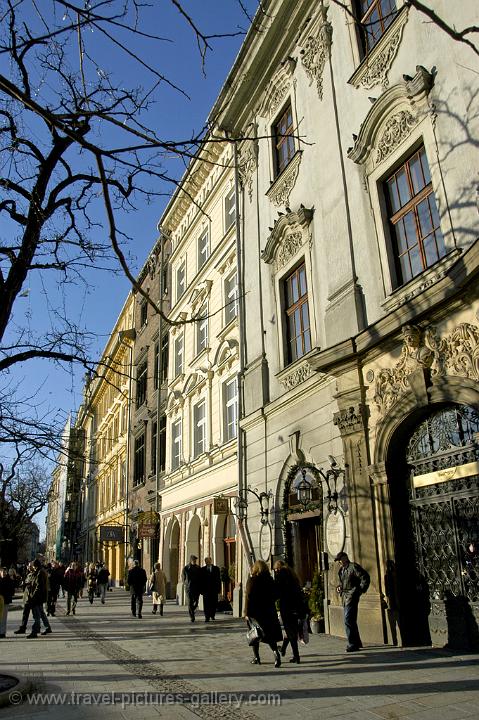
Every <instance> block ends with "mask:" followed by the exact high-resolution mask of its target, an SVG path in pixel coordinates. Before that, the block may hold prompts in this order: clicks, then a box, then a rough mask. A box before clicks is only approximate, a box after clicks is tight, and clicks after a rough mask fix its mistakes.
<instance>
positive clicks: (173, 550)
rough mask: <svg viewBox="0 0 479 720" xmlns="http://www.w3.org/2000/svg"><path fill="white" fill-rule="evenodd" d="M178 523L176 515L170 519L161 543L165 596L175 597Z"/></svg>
mask: <svg viewBox="0 0 479 720" xmlns="http://www.w3.org/2000/svg"><path fill="white" fill-rule="evenodd" d="M179 557H180V524H179V522H178V519H177V518H176V517H173V518H171V519H170V522H169V524H168V527H167V530H166V532H165V539H164V545H163V563H162V564H163V571H164V573H165V575H166V578H167V587H166V596H167V597H168V598H175V597H176V584H177V582H178V575H179Z"/></svg>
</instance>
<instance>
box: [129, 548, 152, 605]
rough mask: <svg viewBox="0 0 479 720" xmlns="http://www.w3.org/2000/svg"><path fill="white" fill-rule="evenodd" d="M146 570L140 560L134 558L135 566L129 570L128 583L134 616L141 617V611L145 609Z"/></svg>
mask: <svg viewBox="0 0 479 720" xmlns="http://www.w3.org/2000/svg"><path fill="white" fill-rule="evenodd" d="M147 579H148V578H147V577H146V572H145V570H144V569H143V568H142V567H140V563H139V561H138V560H134V562H133V567H132V568H131V570H129V571H128V580H127V582H128V585H129V588H130V593H131V614H132V615H133V617H136V616H137V612H136V611H137V608H138V617H139V618H141V617H142V615H141V611H142V609H143V593H144V592H145V590H146V582H147Z"/></svg>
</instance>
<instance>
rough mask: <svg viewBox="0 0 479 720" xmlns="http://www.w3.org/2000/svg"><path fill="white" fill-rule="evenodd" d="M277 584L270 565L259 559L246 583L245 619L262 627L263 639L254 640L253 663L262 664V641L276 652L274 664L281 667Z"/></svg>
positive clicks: (249, 623)
mask: <svg viewBox="0 0 479 720" xmlns="http://www.w3.org/2000/svg"><path fill="white" fill-rule="evenodd" d="M276 590H277V588H276V586H275V583H274V580H273V578H272V577H271V573H270V571H269V568H268V566H267V565H266V563H265V562H264V560H257V561H256V562H255V563H254V565H253V567H252V568H251V574H250V577H249V578H248V582H247V583H246V597H245V619H246V621H247V622H248V625H249V626H250V627H251V626H252V625H253V624H254V623H255V624H258V625H259V626H260V628H261V639H257V640H255V641H254V643H253V645H252V648H253V653H254V658H253V660H252V661H251V662H252V664H253V665H260V664H261V659H260V656H259V644H260V642H265V643H267V644H268V645H269V646H270V648H271V650H272V651H273V653H274V666H275V667H276V668H279V667H281V655H280V653H279V650H278V642H280V641H281V640H282V637H283V635H282V632H281V626H280V624H279V620H278V613H277V611H276V598H277V593H276Z"/></svg>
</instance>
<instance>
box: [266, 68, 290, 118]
mask: <svg viewBox="0 0 479 720" xmlns="http://www.w3.org/2000/svg"><path fill="white" fill-rule="evenodd" d="M295 67H296V60H294V59H293V58H290V57H288V58H286V60H284V61H283V62H282V63H281V65H280V67H279V68H278V70H277V71H276V73H275V75H274V77H273V78H272V79H271V80H270V82H269V83H268V86H267V88H266V90H265V93H264V96H263V101H262V103H261V105H260V107H259V114H260V115H261V116H262V117H265V118H267V119H271V118H272V117H273V116H274V115H275V113H276V112H277V111H278V110H279V109H280V107H281V103H282V102H283V100H285V98H286V97H287V95H288V94H289V93H290V90H291V84H292V79H293V73H294V70H295Z"/></svg>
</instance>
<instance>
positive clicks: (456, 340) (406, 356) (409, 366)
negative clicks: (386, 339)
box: [374, 323, 479, 414]
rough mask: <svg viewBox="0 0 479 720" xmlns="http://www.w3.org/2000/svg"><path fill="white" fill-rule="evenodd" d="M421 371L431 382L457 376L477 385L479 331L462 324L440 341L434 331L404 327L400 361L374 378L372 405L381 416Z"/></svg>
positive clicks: (430, 328) (431, 329) (477, 328)
mask: <svg viewBox="0 0 479 720" xmlns="http://www.w3.org/2000/svg"><path fill="white" fill-rule="evenodd" d="M420 368H422V369H429V370H430V371H431V377H432V378H434V377H441V376H445V375H456V376H459V377H465V378H468V379H471V380H476V381H479V327H478V326H476V325H472V324H470V323H461V324H460V325H458V326H457V328H456V329H455V330H453V331H452V332H451V333H449V334H448V335H446V336H445V337H444V338H439V337H438V335H437V332H436V329H435V328H434V327H429V328H427V329H426V330H425V331H424V333H423V334H422V333H421V331H420V330H419V329H418V328H417V327H414V326H412V325H405V326H404V328H403V348H402V351H401V357H400V358H399V361H398V362H397V363H396V365H395V367H394V368H383V369H382V370H380V371H379V372H378V373H377V375H376V388H375V395H374V401H375V403H376V405H377V408H378V410H379V412H380V413H381V414H384V413H385V412H387V411H388V410H389V408H390V407H391V406H392V405H393V404H394V403H395V402H396V400H397V399H398V398H399V397H400V395H402V394H403V393H405V392H407V391H408V390H409V389H410V386H409V383H408V377H409V375H411V373H413V372H414V371H416V370H418V369H420Z"/></svg>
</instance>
